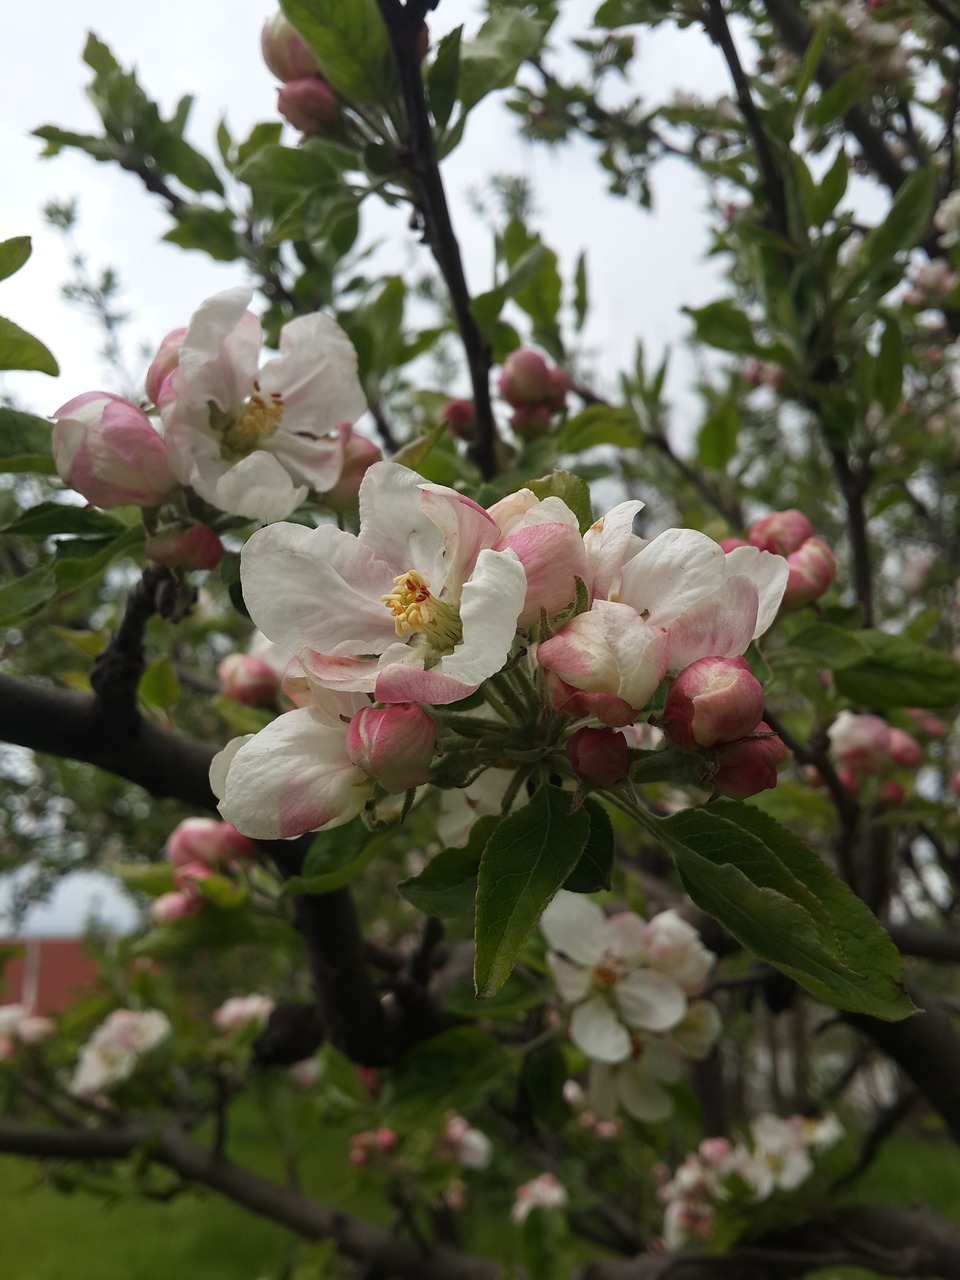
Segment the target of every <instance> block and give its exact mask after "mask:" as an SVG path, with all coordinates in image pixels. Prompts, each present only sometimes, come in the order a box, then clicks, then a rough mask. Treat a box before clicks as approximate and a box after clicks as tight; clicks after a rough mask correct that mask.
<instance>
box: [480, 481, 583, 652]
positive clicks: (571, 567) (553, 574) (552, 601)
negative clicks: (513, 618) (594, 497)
mask: <svg viewBox="0 0 960 1280" xmlns="http://www.w3.org/2000/svg"><path fill="white" fill-rule="evenodd" d="M487 514H488V515H489V516H490V517H491V518H492V519H493V520H494V521H495V522H496V524H497V527H498V529H499V530H500V534H501V536H500V538H499V539H498V541H497V542H496V543H495V549H496V550H497V551H508V550H509V551H514V552H516V554H517V556H518V558H519V560H520V563H521V564H522V565H523V570H524V573H525V574H526V577H527V591H526V595H525V597H524V602H523V609H522V610H521V613H520V618H519V625H520V626H521V627H529V626H531V625H533V624H534V623H536V622H537V621H538V620H539V618H540V611H541V610H543V612H544V613H546V615H547V617H548V618H550V617H553V616H554V614H556V613H559V612H560V610H561V609H564V608H565V607H566V606H567V605H570V604H572V603H573V601H574V600H575V599H576V594H577V578H581V579H585V578H586V576H587V573H588V568H587V555H586V551H585V550H584V545H583V538H582V537H581V536H580V526H579V524H578V523H577V517H576V516H575V515H574V513H573V512H572V511H571V510H570V508H569V507H568V506H567V504H566V503H565V502H563V501H562V499H560V498H557V497H552V496H551V497H548V498H543V499H540V498H538V497H537V496H536V495H535V494H534V493H533V492H532V491H531V490H530V489H519V490H518V491H517V492H516V493H511V494H508V495H507V497H505V498H501V499H500V501H499V502H495V503H494V504H493V506H492V507H490V508H488V510H487Z"/></svg>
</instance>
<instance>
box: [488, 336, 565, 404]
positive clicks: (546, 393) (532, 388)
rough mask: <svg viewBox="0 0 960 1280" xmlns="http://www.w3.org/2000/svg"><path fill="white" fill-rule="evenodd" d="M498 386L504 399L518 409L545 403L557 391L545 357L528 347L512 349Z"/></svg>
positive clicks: (504, 364) (501, 372)
mask: <svg viewBox="0 0 960 1280" xmlns="http://www.w3.org/2000/svg"><path fill="white" fill-rule="evenodd" d="M497 385H498V387H499V389H500V394H501V395H502V396H503V398H504V400H506V402H507V404H511V405H513V407H514V408H515V409H522V408H525V407H527V406H530V405H542V404H545V402H546V401H548V400H549V399H550V397H551V395H553V394H554V390H555V388H554V385H553V382H552V381H551V377H550V367H549V365H548V364H547V362H546V360H544V358H543V356H540V355H537V353H536V351H529V350H527V349H526V348H525V347H521V348H520V350H519V351H511V352H510V354H509V355H508V356H507V358H506V360H504V362H503V368H502V369H501V370H500V378H499V381H498V384H497Z"/></svg>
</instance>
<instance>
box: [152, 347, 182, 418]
mask: <svg viewBox="0 0 960 1280" xmlns="http://www.w3.org/2000/svg"><path fill="white" fill-rule="evenodd" d="M186 332H187V331H186V329H171V330H170V332H169V333H168V334H167V336H166V337H165V338H164V340H163V341H162V342H161V343H160V347H159V350H158V351H157V354H156V355H155V356H154V357H153V360H152V362H151V364H150V368H149V369H148V370H147V377H146V383H145V386H146V391H147V399H148V400H149V401H150V403H151V404H153V405H156V407H157V408H158V409H162V408H163V406H164V405H165V404H166V403H167V401H168V400H169V399H170V397H171V389H170V382H169V378H170V375H171V374H172V373H173V371H174V369H176V368H178V367H179V365H180V348H181V347H182V346H183V339H184V336H185V335H186Z"/></svg>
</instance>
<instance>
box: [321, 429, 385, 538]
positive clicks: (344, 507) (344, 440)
mask: <svg viewBox="0 0 960 1280" xmlns="http://www.w3.org/2000/svg"><path fill="white" fill-rule="evenodd" d="M337 434H338V435H339V436H340V443H341V445H342V446H343V470H342V471H341V472H340V479H339V480H338V481H337V483H336V484H335V485H333V486H332V487H331V488H329V489H327V491H326V492H325V493H324V495H323V502H324V505H325V506H327V507H330V508H331V510H333V511H336V512H337V514H338V515H355V514H356V512H357V510H358V508H359V506H360V484H361V482H362V480H363V477H364V476H365V475H366V474H367V471H368V470H369V469H370V468H371V467H372V466H373V464H374V463H375V462H382V461H383V453H382V452H381V450H380V446H379V445H377V444H374V442H373V441H372V440H370V439H369V438H368V437H367V436H364V435H361V434H360V432H359V431H354V429H353V427H351V425H350V423H349V422H341V423H340V424H339V425H338V427H337Z"/></svg>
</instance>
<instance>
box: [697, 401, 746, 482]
mask: <svg viewBox="0 0 960 1280" xmlns="http://www.w3.org/2000/svg"><path fill="white" fill-rule="evenodd" d="M739 431H740V406H739V404H738V403H737V401H736V400H734V399H733V398H732V397H731V398H729V399H725V400H721V401H719V403H717V404H715V405H713V407H712V408H711V410H710V412H709V414H708V415H707V417H706V419H705V420H704V423H703V426H702V427H701V428H700V434H699V435H698V436H697V456H698V457H699V459H700V461H701V462H702V463H703V465H704V466H705V467H709V468H710V470H711V471H723V469H724V468H725V467H726V465H727V463H728V462H730V460H731V459H732V458H733V457H734V456H735V455H736V452H737V435H738V433H739Z"/></svg>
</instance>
